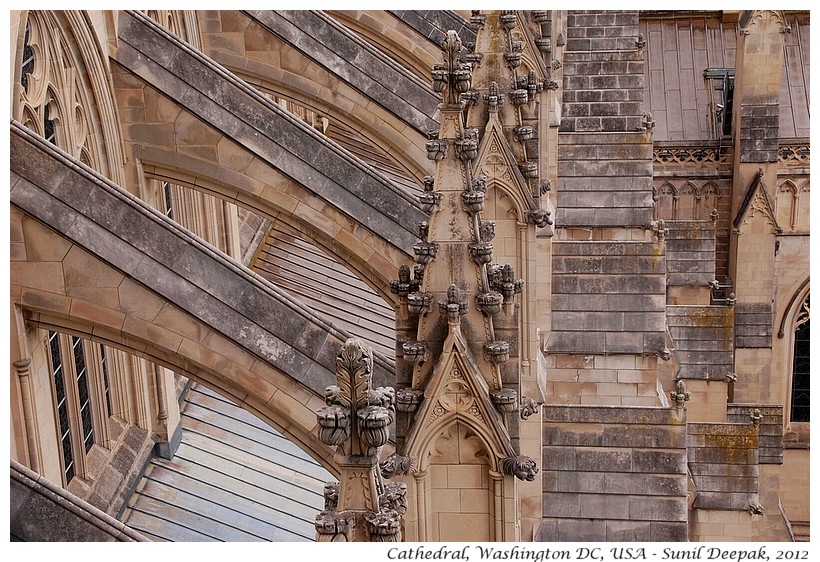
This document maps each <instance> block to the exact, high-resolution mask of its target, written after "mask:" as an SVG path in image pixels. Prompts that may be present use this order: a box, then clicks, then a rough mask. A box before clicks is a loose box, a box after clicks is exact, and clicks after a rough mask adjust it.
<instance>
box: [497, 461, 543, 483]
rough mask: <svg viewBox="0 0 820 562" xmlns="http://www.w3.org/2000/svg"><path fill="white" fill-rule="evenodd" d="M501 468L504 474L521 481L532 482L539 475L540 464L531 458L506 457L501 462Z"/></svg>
mask: <svg viewBox="0 0 820 562" xmlns="http://www.w3.org/2000/svg"><path fill="white" fill-rule="evenodd" d="M499 468H500V469H501V472H502V474H506V475H508V476H515V477H516V478H518V479H519V480H525V481H527V482H532V481H533V480H535V475H536V474H538V464H537V463H536V462H535V460H534V459H532V458H531V457H527V456H525V455H517V456H514V457H505V458H503V459H501V460H500V461H499Z"/></svg>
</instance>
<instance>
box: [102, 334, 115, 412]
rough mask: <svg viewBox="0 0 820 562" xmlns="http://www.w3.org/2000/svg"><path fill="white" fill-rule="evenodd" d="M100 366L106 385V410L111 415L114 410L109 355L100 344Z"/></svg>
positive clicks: (104, 384)
mask: <svg viewBox="0 0 820 562" xmlns="http://www.w3.org/2000/svg"><path fill="white" fill-rule="evenodd" d="M100 366H101V367H102V375H103V386H104V387H105V411H106V413H107V414H108V416H109V417H111V413H112V412H113V408H112V407H111V377H110V376H109V375H108V355H107V352H106V350H105V346H104V345H101V346H100Z"/></svg>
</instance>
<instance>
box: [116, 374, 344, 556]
mask: <svg viewBox="0 0 820 562" xmlns="http://www.w3.org/2000/svg"><path fill="white" fill-rule="evenodd" d="M181 423H182V442H181V443H180V445H179V448H178V449H177V452H176V454H175V455H174V458H173V459H171V460H167V459H162V458H159V457H155V458H154V459H153V460H152V461H151V463H150V465H149V466H148V469H147V470H146V473H145V476H144V478H143V479H142V481H141V483H140V485H139V487H138V489H137V491H136V492H135V493H134V494H133V496H132V497H131V500H130V502H129V506H128V509H127V511H126V513H125V516H124V517H123V521H124V522H125V523H126V524H128V525H129V526H131V527H133V528H134V529H136V530H138V531H139V532H141V533H143V534H144V535H145V536H146V537H148V538H150V539H151V540H154V541H174V542H178V541H187V542H201V541H242V542H250V541H289V542H293V541H310V540H313V539H314V534H315V531H314V527H313V520H314V518H315V516H316V514H317V513H319V511H321V509H322V507H323V504H324V499H323V495H322V489H323V487H324V484H325V482H328V481H330V480H333V477H332V476H331V475H330V473H329V472H327V471H326V470H325V469H324V468H323V467H321V466H320V465H319V464H318V463H316V462H315V461H314V460H313V459H311V458H310V457H308V456H307V454H305V453H304V452H303V451H301V450H300V449H299V448H298V447H297V446H296V445H294V444H293V443H291V442H290V441H288V440H287V439H286V438H285V437H283V436H282V435H281V434H280V433H278V432H277V431H275V430H274V429H272V428H271V427H270V426H268V425H267V424H266V423H264V422H263V421H261V420H259V419H258V418H256V417H255V416H253V415H252V414H250V413H248V412H247V411H245V410H243V409H242V408H239V407H238V406H236V405H235V404H233V403H231V402H229V401H227V400H226V399H224V398H222V397H220V396H219V395H217V394H216V393H214V392H212V391H210V390H208V389H206V388H205V387H202V386H199V385H196V386H194V388H193V390H192V391H191V394H190V396H189V398H188V400H187V403H186V405H185V410H184V412H183V414H182V422H181Z"/></svg>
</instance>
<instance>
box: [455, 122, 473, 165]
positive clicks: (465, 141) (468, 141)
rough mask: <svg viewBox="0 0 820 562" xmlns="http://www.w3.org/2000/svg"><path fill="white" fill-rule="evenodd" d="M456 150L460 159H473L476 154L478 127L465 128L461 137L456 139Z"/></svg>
mask: <svg viewBox="0 0 820 562" xmlns="http://www.w3.org/2000/svg"><path fill="white" fill-rule="evenodd" d="M456 150H457V151H458V157H459V158H461V159H462V160H464V161H468V160H474V159H475V157H476V156H477V155H478V129H467V130H465V131H464V135H463V137H462V138H461V139H459V140H457V141H456Z"/></svg>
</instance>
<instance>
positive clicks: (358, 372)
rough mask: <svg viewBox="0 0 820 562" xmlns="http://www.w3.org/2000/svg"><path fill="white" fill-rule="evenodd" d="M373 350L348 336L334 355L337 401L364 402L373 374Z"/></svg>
mask: <svg viewBox="0 0 820 562" xmlns="http://www.w3.org/2000/svg"><path fill="white" fill-rule="evenodd" d="M372 373H373V352H372V351H371V350H370V349H369V348H368V347H366V346H365V345H364V344H362V342H360V341H359V340H358V339H356V338H350V339H349V340H347V341H346V342H345V344H344V345H343V346H342V349H341V351H339V355H338V356H337V357H336V380H337V381H338V383H339V390H340V392H339V402H340V403H341V404H343V405H345V406H348V407H352V405H354V404H355V405H356V406H358V405H360V404H366V402H367V394H368V391H369V390H370V381H371V378H372V376H373V374H372Z"/></svg>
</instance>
